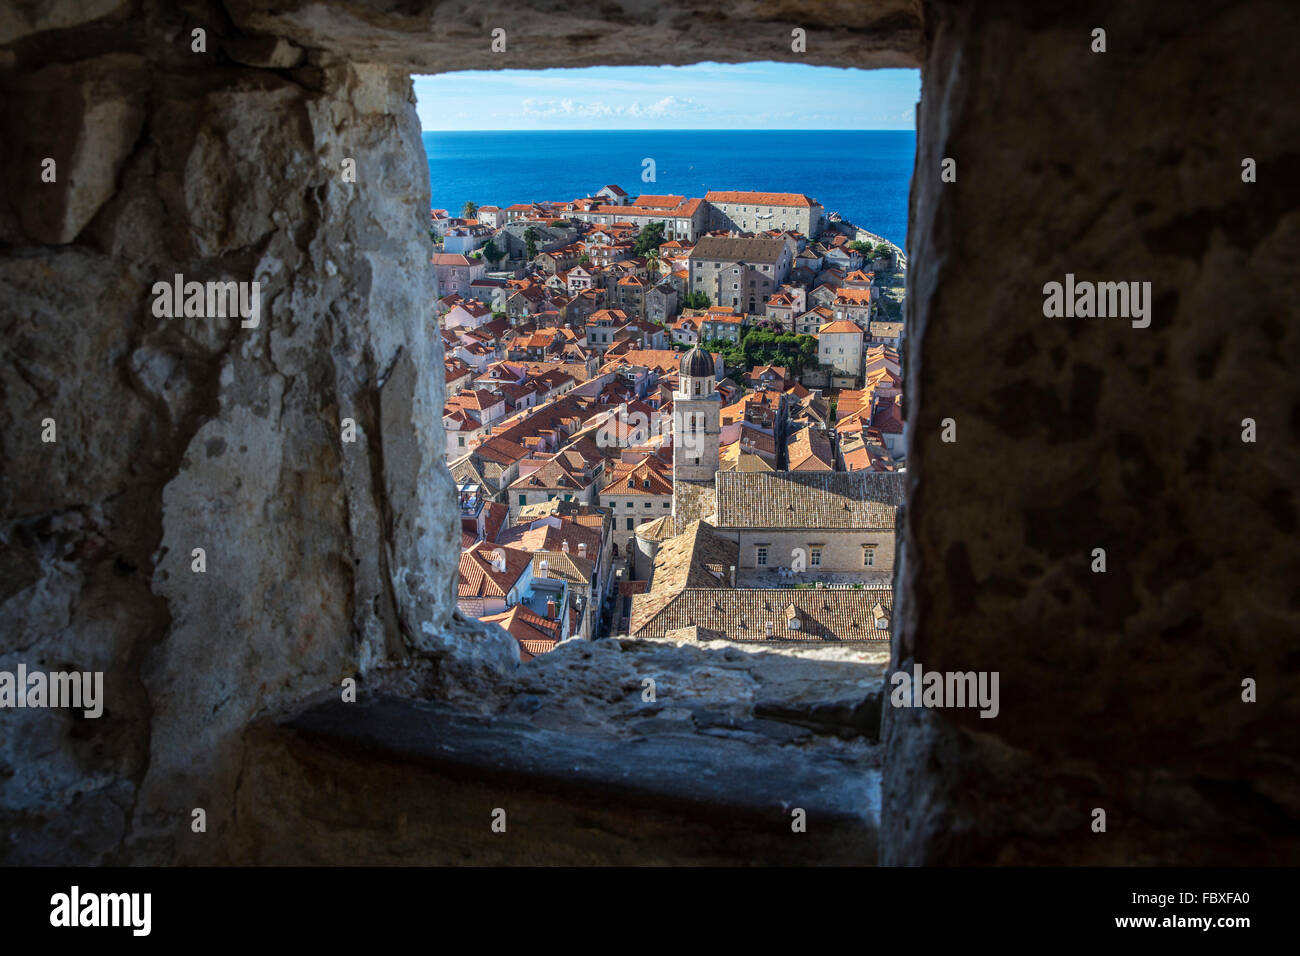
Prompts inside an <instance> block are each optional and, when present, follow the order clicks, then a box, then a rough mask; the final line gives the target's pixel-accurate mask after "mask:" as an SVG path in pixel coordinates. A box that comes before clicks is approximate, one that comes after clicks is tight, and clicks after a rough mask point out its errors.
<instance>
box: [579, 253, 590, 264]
mask: <svg viewBox="0 0 1300 956" xmlns="http://www.w3.org/2000/svg"><path fill="white" fill-rule="evenodd" d="M578 265H580V266H584V267H585V266H589V265H591V256H589V255H587V254H586V253H585V252H584V253H583V254H582V255H580V256H578Z"/></svg>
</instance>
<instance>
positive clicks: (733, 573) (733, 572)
mask: <svg viewBox="0 0 1300 956" xmlns="http://www.w3.org/2000/svg"><path fill="white" fill-rule="evenodd" d="M731 587H732V590H735V587H736V566H735V565H734V564H733V565H732V566H731Z"/></svg>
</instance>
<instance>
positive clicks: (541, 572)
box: [537, 558, 548, 578]
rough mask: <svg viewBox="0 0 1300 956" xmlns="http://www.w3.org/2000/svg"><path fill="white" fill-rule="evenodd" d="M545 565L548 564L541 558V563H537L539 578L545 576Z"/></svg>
mask: <svg viewBox="0 0 1300 956" xmlns="http://www.w3.org/2000/svg"><path fill="white" fill-rule="evenodd" d="M547 564H548V562H547V560H546V559H545V558H542V560H541V561H539V562H537V576H538V577H539V578H544V577H546V576H547Z"/></svg>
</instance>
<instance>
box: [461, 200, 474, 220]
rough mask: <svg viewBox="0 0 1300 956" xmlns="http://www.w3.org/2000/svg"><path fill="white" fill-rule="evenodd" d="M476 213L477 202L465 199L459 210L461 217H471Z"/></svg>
mask: <svg viewBox="0 0 1300 956" xmlns="http://www.w3.org/2000/svg"><path fill="white" fill-rule="evenodd" d="M477 214H478V203H476V202H470V201H469V200H468V199H467V200H465V206H464V208H463V209H461V211H460V215H461V218H462V219H473V218H474V217H475V216H476V215H477Z"/></svg>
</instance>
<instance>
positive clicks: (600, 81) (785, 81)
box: [415, 63, 921, 130]
mask: <svg viewBox="0 0 1300 956" xmlns="http://www.w3.org/2000/svg"><path fill="white" fill-rule="evenodd" d="M415 95H416V99H417V100H418V103H419V106H418V109H419V113H420V127H421V128H422V129H425V130H483V129H508V130H549V129H915V127H916V121H915V108H916V102H917V100H918V99H920V95H921V73H920V71H919V70H846V69H841V68H839V67H830V66H808V65H806V64H802V63H696V64H693V65H691V66H598V67H586V68H583V69H573V70H482V71H467V72H461V73H440V74H438V75H436V76H417V77H416V78H415Z"/></svg>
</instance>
